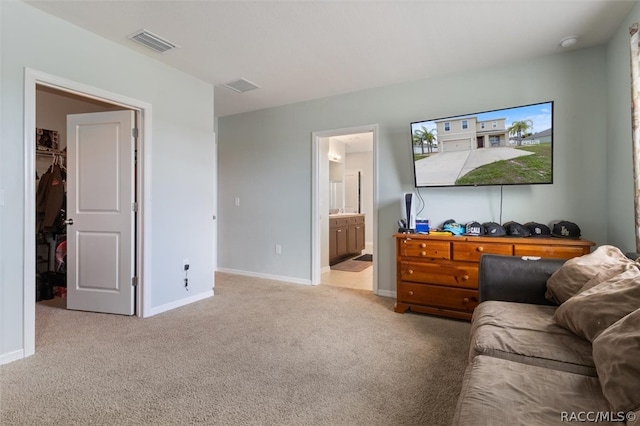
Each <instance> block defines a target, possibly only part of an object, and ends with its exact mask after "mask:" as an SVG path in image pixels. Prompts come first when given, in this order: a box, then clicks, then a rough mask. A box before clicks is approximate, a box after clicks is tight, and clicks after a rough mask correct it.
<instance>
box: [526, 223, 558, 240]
mask: <svg viewBox="0 0 640 426" xmlns="http://www.w3.org/2000/svg"><path fill="white" fill-rule="evenodd" d="M524 227H525V228H527V229H528V230H529V232H530V233H531V236H532V237H539V238H542V237H550V236H551V229H549V227H548V226H547V225H545V224H543V223H538V222H527V223H525V224H524Z"/></svg>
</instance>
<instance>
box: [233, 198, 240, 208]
mask: <svg viewBox="0 0 640 426" xmlns="http://www.w3.org/2000/svg"><path fill="white" fill-rule="evenodd" d="M233 203H234V204H235V205H236V207H240V197H236V198H235V200H233Z"/></svg>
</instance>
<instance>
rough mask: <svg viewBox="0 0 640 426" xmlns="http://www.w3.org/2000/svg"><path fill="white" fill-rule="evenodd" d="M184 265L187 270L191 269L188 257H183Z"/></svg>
mask: <svg viewBox="0 0 640 426" xmlns="http://www.w3.org/2000/svg"><path fill="white" fill-rule="evenodd" d="M182 266H184V270H185V271H187V270H189V259H188V258H184V259H182Z"/></svg>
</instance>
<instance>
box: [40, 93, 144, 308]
mask: <svg viewBox="0 0 640 426" xmlns="http://www.w3.org/2000/svg"><path fill="white" fill-rule="evenodd" d="M134 127H135V115H134V111H132V110H130V109H127V108H123V107H122V106H119V105H113V104H110V103H107V102H104V101H102V100H97V99H92V98H86V97H82V96H80V95H77V94H73V93H68V92H64V91H60V90H57V89H54V88H51V87H47V86H42V85H37V86H36V147H35V153H36V186H37V189H36V201H35V202H36V236H35V239H36V301H45V300H52V299H53V300H55V301H56V303H54V305H55V306H59V307H66V308H67V309H74V310H85V311H95V312H107V313H118V314H124V315H132V314H133V313H134V297H133V296H134V294H133V293H134V292H133V288H132V287H131V286H130V285H123V283H127V281H129V280H131V277H133V276H134V275H135V273H134V271H133V267H134V262H133V259H135V251H134V247H135V244H134V243H135V241H134V237H135V233H134V226H135V212H134V211H132V210H133V209H130V208H129V207H128V206H129V205H130V204H131V205H134V204H133V203H135V198H134V197H135V191H134V188H135V173H134V172H133V168H134V161H135V143H131V142H132V136H133V135H132V128H134ZM127 146H129V147H130V148H131V149H129V150H127V149H126V147H127ZM67 154H69V157H67ZM69 163H71V167H70V168H69V169H67V165H68V164H69ZM76 163H77V164H76ZM67 230H68V231H69V232H71V233H70V234H69V237H70V238H67ZM65 302H66V303H65Z"/></svg>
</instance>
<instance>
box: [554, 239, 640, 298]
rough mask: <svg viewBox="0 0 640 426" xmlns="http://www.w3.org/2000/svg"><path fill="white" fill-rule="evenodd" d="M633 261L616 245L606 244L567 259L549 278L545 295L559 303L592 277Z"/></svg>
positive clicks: (574, 293) (573, 293) (578, 290)
mask: <svg viewBox="0 0 640 426" xmlns="http://www.w3.org/2000/svg"><path fill="white" fill-rule="evenodd" d="M630 262H632V261H631V260H630V259H629V258H627V257H626V256H625V255H624V253H622V252H621V251H620V249H618V248H617V247H615V246H610V245H604V246H600V247H598V248H597V249H596V250H594V251H593V253H590V254H585V255H583V256H580V257H574V258H573V259H569V260H567V261H566V262H565V263H564V265H562V267H560V268H559V269H558V270H557V271H555V272H554V273H553V274H552V275H551V276H550V277H549V279H548V280H547V291H546V293H545V297H546V298H547V299H548V300H550V301H553V302H555V303H557V304H562V303H564V302H566V301H567V300H568V299H569V298H570V297H572V296H574V295H576V294H577V293H578V292H580V289H581V288H582V287H583V286H584V285H585V284H586V283H587V281H589V280H590V279H591V278H593V277H594V276H596V275H597V274H598V273H600V272H602V271H603V270H604V269H608V268H610V267H612V266H616V265H620V264H625V263H630Z"/></svg>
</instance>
